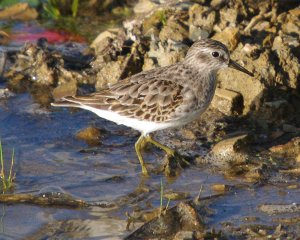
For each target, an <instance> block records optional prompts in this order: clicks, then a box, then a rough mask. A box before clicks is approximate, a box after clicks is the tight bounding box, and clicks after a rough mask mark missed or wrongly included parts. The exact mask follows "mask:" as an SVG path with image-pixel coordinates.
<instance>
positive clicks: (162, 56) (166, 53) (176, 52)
mask: <svg viewBox="0 0 300 240" xmlns="http://www.w3.org/2000/svg"><path fill="white" fill-rule="evenodd" d="M187 49H188V46H187V45H185V44H174V43H172V42H171V41H168V42H167V45H166V46H165V45H163V44H162V43H161V42H159V43H158V44H156V43H155V42H151V43H150V50H149V52H148V53H147V55H146V57H147V58H151V59H155V62H157V64H158V66H160V67H164V66H169V65H171V64H174V63H177V62H179V61H181V60H183V59H184V57H185V53H186V52H187Z"/></svg>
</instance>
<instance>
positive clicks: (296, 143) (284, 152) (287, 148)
mask: <svg viewBox="0 0 300 240" xmlns="http://www.w3.org/2000/svg"><path fill="white" fill-rule="evenodd" d="M269 150H270V151H271V152H272V153H276V154H280V155H281V156H283V157H298V155H299V154H300V137H295V138H293V139H291V140H290V141H289V142H287V143H285V144H281V145H277V146H273V147H271V148H270V149H269Z"/></svg>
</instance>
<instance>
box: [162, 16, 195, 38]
mask: <svg viewBox="0 0 300 240" xmlns="http://www.w3.org/2000/svg"><path fill="white" fill-rule="evenodd" d="M188 35H189V32H188V26H187V25H186V24H185V23H184V22H183V21H181V20H178V19H175V18H174V17H170V18H169V19H168V21H167V24H166V25H165V26H164V27H163V28H162V30H161V31H160V33H159V38H160V40H161V41H162V42H165V41H167V40H169V39H171V40H173V41H178V42H182V41H184V40H186V39H188Z"/></svg>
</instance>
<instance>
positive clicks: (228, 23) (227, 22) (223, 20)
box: [218, 7, 238, 29]
mask: <svg viewBox="0 0 300 240" xmlns="http://www.w3.org/2000/svg"><path fill="white" fill-rule="evenodd" d="M237 16H238V9H237V8H226V7H224V8H222V9H221V10H220V23H219V24H218V26H219V27H220V28H221V29H224V28H226V27H236V25H237Z"/></svg>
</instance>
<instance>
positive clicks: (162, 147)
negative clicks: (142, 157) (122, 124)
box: [145, 135, 175, 156]
mask: <svg viewBox="0 0 300 240" xmlns="http://www.w3.org/2000/svg"><path fill="white" fill-rule="evenodd" d="M145 139H146V141H147V142H150V143H152V144H153V145H155V146H156V147H158V148H160V149H161V150H164V151H165V152H166V153H167V154H168V155H171V156H174V155H175V151H174V150H173V149H171V148H169V147H167V146H165V145H162V144H161V143H159V142H157V141H155V140H154V139H152V138H151V137H150V135H147V136H146V137H145Z"/></svg>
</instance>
